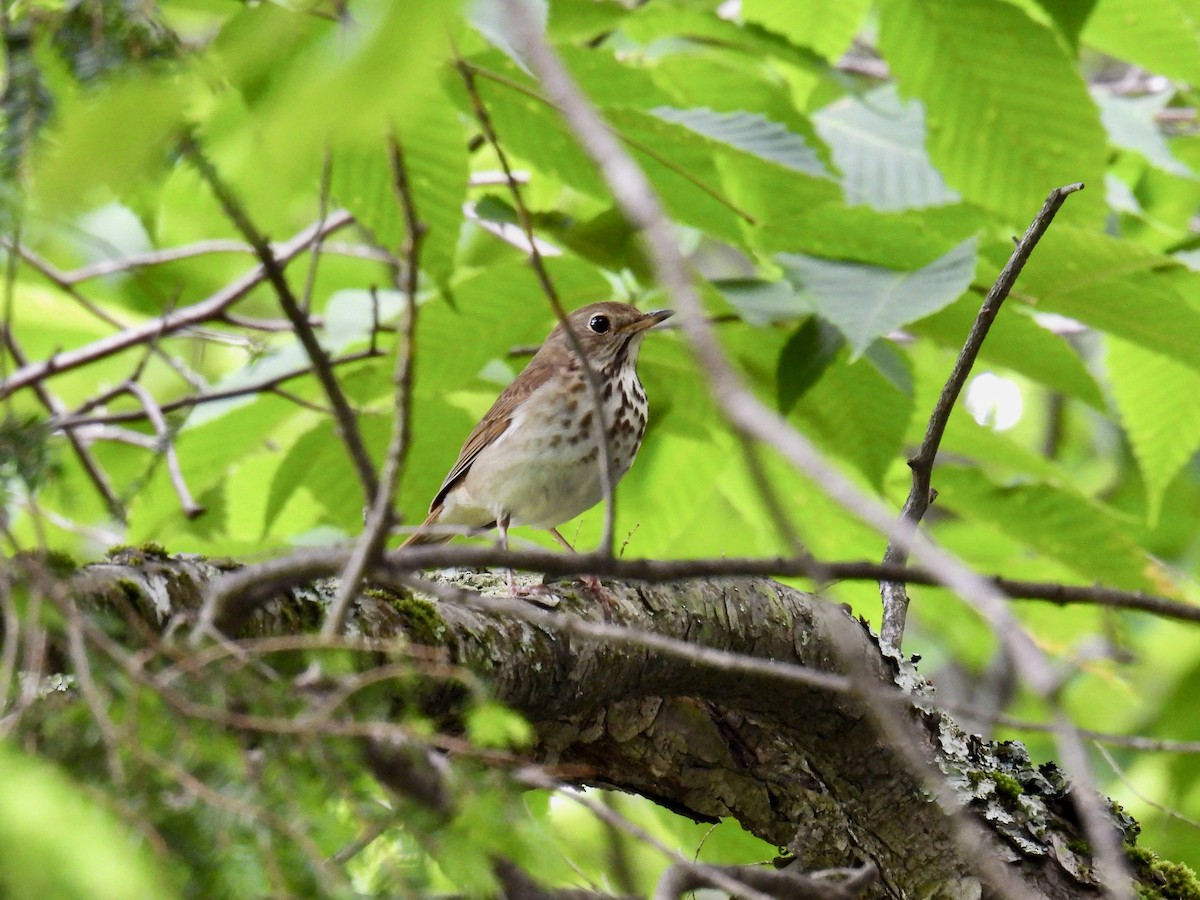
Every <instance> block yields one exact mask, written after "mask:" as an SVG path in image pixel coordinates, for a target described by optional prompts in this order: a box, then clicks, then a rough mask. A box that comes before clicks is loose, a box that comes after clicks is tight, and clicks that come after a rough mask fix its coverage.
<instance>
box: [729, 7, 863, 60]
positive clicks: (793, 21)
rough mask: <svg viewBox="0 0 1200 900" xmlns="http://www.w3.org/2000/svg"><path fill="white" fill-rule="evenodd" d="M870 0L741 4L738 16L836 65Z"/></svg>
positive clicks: (858, 26)
mask: <svg viewBox="0 0 1200 900" xmlns="http://www.w3.org/2000/svg"><path fill="white" fill-rule="evenodd" d="M870 8H871V2H870V0H745V3H743V5H742V15H743V16H745V18H746V21H748V22H757V23H758V24H760V25H765V26H766V27H767V28H770V29H771V30H772V31H777V32H779V33H780V34H782V35H785V36H786V37H787V38H788V39H789V40H791V41H794V42H795V43H797V44H800V45H801V46H804V47H812V48H813V49H814V50H815V51H817V52H818V53H820V54H821V55H822V56H824V57H825V58H826V59H828V60H829V61H831V62H833V61H836V60H837V59H838V58H839V57H840V56H841V55H842V54H843V53H845V52H846V50H847V48H849V46H850V42H851V41H853V40H854V38H855V36H856V35H857V34H858V32H859V29H860V28H861V27H862V24H863V19H864V18H866V14H867V10H868V9H870Z"/></svg>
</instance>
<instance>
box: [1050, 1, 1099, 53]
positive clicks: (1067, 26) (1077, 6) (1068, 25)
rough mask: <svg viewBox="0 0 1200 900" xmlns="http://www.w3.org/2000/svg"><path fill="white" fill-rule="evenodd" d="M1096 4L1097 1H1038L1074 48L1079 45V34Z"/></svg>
mask: <svg viewBox="0 0 1200 900" xmlns="http://www.w3.org/2000/svg"><path fill="white" fill-rule="evenodd" d="M1096 2H1097V0H1037V3H1038V5H1039V6H1041V7H1042V9H1044V10H1045V11H1046V12H1047V13H1049V14H1050V17H1051V18H1052V19H1053V20H1054V22H1055V24H1057V25H1058V28H1059V31H1061V32H1062V35H1063V37H1065V38H1066V39H1067V40H1068V41H1069V42H1070V44H1071V46H1072V47H1076V46H1077V45H1078V44H1079V32H1080V31H1082V30H1083V26H1084V24H1085V23H1086V22H1087V20H1088V17H1089V16H1090V15H1091V14H1092V10H1093V9H1095V8H1096Z"/></svg>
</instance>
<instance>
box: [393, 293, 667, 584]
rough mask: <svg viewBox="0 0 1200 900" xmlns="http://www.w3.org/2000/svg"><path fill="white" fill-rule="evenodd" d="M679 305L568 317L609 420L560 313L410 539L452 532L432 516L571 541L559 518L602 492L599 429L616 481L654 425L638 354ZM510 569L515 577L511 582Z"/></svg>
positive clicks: (601, 308)
mask: <svg viewBox="0 0 1200 900" xmlns="http://www.w3.org/2000/svg"><path fill="white" fill-rule="evenodd" d="M670 315H672V311H671V310H669V309H663V310H658V311H656V312H648V313H644V312H641V311H639V310H638V309H636V308H634V307H632V306H630V305H629V304H627V303H613V302H607V303H593V304H591V305H589V306H585V307H583V308H582V309H578V310H576V311H575V312H573V313H571V314H570V315H569V316H568V317H567V321H568V322H570V325H571V330H572V331H573V332H574V333H575V335H576V337H578V339H579V343H580V345H581V347H582V349H583V353H584V355H585V356H586V357H587V361H588V363H589V364H590V365H591V367H592V371H593V372H595V373H596V376H597V378H598V379H599V383H600V391H601V406H602V408H603V410H604V422H603V425H602V426H601V424H600V423H598V422H597V421H596V414H595V402H594V398H593V397H592V396H591V395H590V394H589V387H588V379H587V374H586V373H585V371H584V369H583V366H582V364H581V363H580V360H579V358H578V357H577V356H576V355H575V353H574V352H573V350H572V349H571V344H570V340H569V338H568V335H567V333H566V330H565V329H564V328H563V324H562V323H561V322H560V323H559V324H558V325H557V326H555V328H554V330H553V331H551V332H550V336H549V337H547V338H546V342H545V343H544V344H542V346H541V349H540V350H538V352H537V354H536V355H535V356H534V357H533V359H531V360H530V361H529V365H527V366H526V367H525V369H524V370H523V371H522V372H521V374H520V375H518V376H517V377H516V379H514V380H513V382H512V383H511V384H509V386H508V387H506V388H505V389H504V391H503V392H502V393H501V394H500V396H499V397H497V398H496V402H495V403H494V404H492V408H491V409H489V410H488V411H487V413H486V414H485V415H484V417H483V419H482V420H481V421H480V422H479V424H478V425H476V426H475V430H474V431H472V432H471V435H470V437H468V438H467V440H466V443H464V444H463V446H462V450H460V451H459V454H458V462H456V463H455V464H454V467H453V468H452V469H451V470H450V474H449V475H447V476H446V480H445V481H443V482H442V486H441V489H440V490H438V492H437V495H436V496H435V497H434V498H433V503H431V504H430V506H429V517H428V518H427V519H426V520H425V522H424V524H422V526H421V528H420V529H418V530H417V532H416V533H415V534H413V536H412V537H410V538H409V539H408V540H407V541H406V542H405V546H407V545H408V544H421V543H434V542H438V541H445V540H449V539H450V537H451V536H452V535H449V534H437V533H436V532H432V531H430V528H431V526H434V525H442V526H465V527H467V528H472V529H474V528H492V527H498V528H499V529H500V541H501V544H502V545H503V546H505V547H507V546H508V528H509V526H510V525H532V526H535V527H537V528H545V529H547V530H549V531H550V533H551V534H552V535H554V538H555V540H557V541H558V542H559V543H560V544H562V545H563V546H564V547H567V548H568V549H569V548H570V546H571V545H570V544H568V543H567V541H566V539H565V538H563V536H562V535H561V534H559V533H558V530H557V526H559V525H561V524H562V523H563V522H566V521H568V520H570V519H573V518H575V517H576V516H578V515H579V514H580V513H582V512H584V511H586V510H588V509H591V508H592V507H593V506H595V505H596V504H597V503H599V502H600V501H601V500H602V499H604V491H603V488H602V485H603V481H602V479H601V470H600V467H601V466H602V465H603V464H604V460H603V458H602V456H601V455H600V446H599V442H598V439H599V437H600V436H601V435H603V438H604V439H605V440H607V442H608V448H609V453H610V454H611V458H612V465H613V484H614V485H615V484H616V482H617V481H618V480H619V479H620V478H621V476H623V475H624V474H625V473H626V472H628V471H629V467H630V466H632V465H633V458H634V457H635V456H636V455H637V452H638V447H640V446H641V443H642V435H643V434H645V431H646V409H647V406H646V392H645V391H644V390H642V383H641V382H640V381H639V380H638V376H637V356H638V349H639V347H640V346H641V343H642V338H643V337H644V336H645V333H646V331H647V329H650V328H653V327H654V326H655V325H657V324H658V323H659V322H662V321H663V320H664V319H666V318H668V317H669V316H670ZM511 584H512V582H511V578H510V586H511Z"/></svg>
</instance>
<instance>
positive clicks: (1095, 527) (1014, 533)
mask: <svg viewBox="0 0 1200 900" xmlns="http://www.w3.org/2000/svg"><path fill="white" fill-rule="evenodd" d="M933 486H934V487H935V488H936V489H937V491H938V501H937V502H938V507H939V508H942V507H944V508H946V509H948V510H951V511H953V512H956V513H958V514H959V515H963V516H968V517H970V518H972V519H975V520H976V521H980V522H984V523H988V524H991V525H992V526H994V527H996V528H999V529H1000V530H1001V531H1003V532H1004V533H1005V534H1008V535H1010V536H1011V537H1013V538H1015V539H1017V540H1019V541H1021V542H1022V543H1023V544H1025V545H1026V546H1027V547H1028V548H1029V549H1030V550H1032V551H1034V552H1035V553H1041V554H1045V555H1046V556H1048V557H1050V558H1051V559H1054V560H1057V561H1058V562H1060V563H1062V564H1063V565H1065V566H1067V567H1068V568H1070V569H1071V570H1072V571H1073V572H1075V573H1076V574H1077V575H1078V576H1079V577H1080V578H1081V579H1082V580H1083V581H1084V583H1088V584H1090V583H1093V582H1101V583H1104V584H1110V585H1113V586H1114V587H1121V588H1125V589H1128V590H1149V589H1150V587H1151V583H1150V581H1149V579H1148V577H1147V576H1148V573H1150V572H1151V571H1152V569H1153V564H1152V561H1151V559H1150V557H1149V556H1148V555H1147V554H1146V553H1145V551H1143V550H1142V549H1141V548H1139V547H1138V546H1137V544H1135V543H1134V541H1133V540H1132V539H1131V538H1130V537H1129V534H1128V530H1129V523H1128V522H1127V521H1125V520H1124V519H1122V518H1121V517H1119V516H1118V515H1117V514H1116V513H1114V512H1113V511H1112V510H1111V509H1110V508H1108V507H1106V506H1104V505H1103V504H1101V503H1098V502H1097V501H1094V500H1091V499H1090V498H1087V497H1084V496H1082V495H1080V494H1078V493H1076V492H1074V491H1073V490H1072V489H1070V488H1066V487H1058V486H1055V485H1052V484H1047V483H1045V482H1039V483H1021V484H993V483H991V482H989V481H988V480H987V479H986V478H984V477H983V475H982V473H981V472H979V471H978V470H973V469H967V468H963V467H960V466H939V467H938V468H937V469H936V470H935V472H934V476H933Z"/></svg>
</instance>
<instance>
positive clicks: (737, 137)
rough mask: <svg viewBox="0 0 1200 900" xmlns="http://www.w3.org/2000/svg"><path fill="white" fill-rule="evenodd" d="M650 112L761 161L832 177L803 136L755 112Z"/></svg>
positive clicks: (660, 108) (661, 108) (666, 108)
mask: <svg viewBox="0 0 1200 900" xmlns="http://www.w3.org/2000/svg"><path fill="white" fill-rule="evenodd" d="M650 112H651V113H653V114H654V115H656V116H658V118H660V119H663V120H664V121H667V122H674V123H675V124H677V125H682V126H683V127H685V128H688V129H690V130H691V131H694V132H696V133H697V134H701V135H704V136H705V137H708V138H712V139H713V140H714V141H720V142H721V143H722V144H728V145H729V146H731V147H736V148H737V149H738V150H743V151H745V152H746V153H749V154H751V155H753V156H757V157H758V158H759V159H764V160H767V161H768V162H773V163H777V164H778V165H781V166H783V167H785V168H788V169H793V170H794V171H797V172H805V173H807V174H809V175H815V176H817V177H825V176H827V175H828V174H829V173H828V171H827V170H826V169H825V166H824V164H823V163H822V162H821V159H820V157H819V156H818V155H817V152H816V151H815V150H814V149H813V148H812V147H810V146H809V145H808V144H806V143H805V141H804V139H803V138H802V137H801V136H800V135H798V134H794V133H793V132H791V131H789V130H788V129H786V128H784V127H783V126H782V125H779V124H778V123H776V122H772V121H770V120H769V119H766V118H764V117H763V116H760V115H757V114H755V113H747V112H733V113H721V112H714V111H712V110H711V109H676V108H674V107H670V106H657V107H655V108H654V109H652V110H650Z"/></svg>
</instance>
